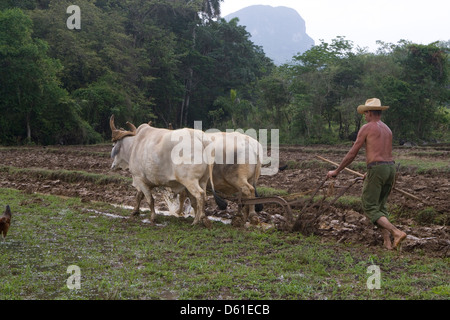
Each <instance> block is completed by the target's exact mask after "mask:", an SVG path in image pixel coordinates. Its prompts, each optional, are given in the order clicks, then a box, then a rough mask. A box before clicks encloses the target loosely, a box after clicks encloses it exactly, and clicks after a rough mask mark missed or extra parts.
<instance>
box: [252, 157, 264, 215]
mask: <svg viewBox="0 0 450 320" xmlns="http://www.w3.org/2000/svg"><path fill="white" fill-rule="evenodd" d="M261 151H262V150H261V149H260V148H258V152H257V157H256V159H257V162H256V170H255V174H254V176H253V188H255V198H259V195H258V191H257V190H256V181H257V180H258V178H259V176H260V175H261V158H260V157H261V156H262V153H261ZM263 209H264V205H263V204H262V203H257V204H255V211H256V212H261V211H263Z"/></svg>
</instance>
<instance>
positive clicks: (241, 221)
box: [231, 216, 244, 227]
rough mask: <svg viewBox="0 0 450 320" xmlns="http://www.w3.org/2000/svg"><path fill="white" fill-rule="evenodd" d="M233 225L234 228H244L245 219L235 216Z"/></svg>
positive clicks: (232, 221)
mask: <svg viewBox="0 0 450 320" xmlns="http://www.w3.org/2000/svg"><path fill="white" fill-rule="evenodd" d="M231 225H232V226H233V227H243V226H244V219H243V218H242V217H241V216H235V217H233V219H232V220H231Z"/></svg>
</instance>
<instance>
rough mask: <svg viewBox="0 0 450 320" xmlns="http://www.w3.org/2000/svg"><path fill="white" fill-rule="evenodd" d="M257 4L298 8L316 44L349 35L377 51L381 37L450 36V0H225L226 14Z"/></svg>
mask: <svg viewBox="0 0 450 320" xmlns="http://www.w3.org/2000/svg"><path fill="white" fill-rule="evenodd" d="M255 4H263V5H271V6H273V7H277V6H285V7H290V8H293V9H295V10H297V12H298V13H299V14H300V15H301V16H302V18H303V19H304V20H305V22H306V33H307V34H308V35H309V36H310V37H311V38H313V39H314V41H315V43H316V44H318V43H320V41H319V40H320V39H323V40H324V41H325V42H331V39H334V38H336V36H345V38H346V39H347V40H351V41H353V44H354V46H355V47H356V46H360V47H368V48H369V50H370V51H375V50H376V48H377V47H378V46H377V44H376V41H377V40H381V41H384V42H388V43H397V42H398V41H399V40H401V39H405V40H409V41H412V42H414V43H419V44H429V43H431V42H434V41H438V40H443V41H448V40H450V1H449V0H426V1H424V0H420V1H419V0H224V1H223V2H222V3H221V11H222V17H225V16H226V15H227V14H230V13H233V12H235V11H238V10H239V9H242V8H245V7H248V6H251V5H255Z"/></svg>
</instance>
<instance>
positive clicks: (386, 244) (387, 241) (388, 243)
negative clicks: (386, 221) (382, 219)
mask: <svg viewBox="0 0 450 320" xmlns="http://www.w3.org/2000/svg"><path fill="white" fill-rule="evenodd" d="M381 235H382V236H383V245H384V247H385V248H386V249H388V250H392V249H393V248H392V242H391V233H390V232H389V231H388V230H386V229H383V228H382V229H381Z"/></svg>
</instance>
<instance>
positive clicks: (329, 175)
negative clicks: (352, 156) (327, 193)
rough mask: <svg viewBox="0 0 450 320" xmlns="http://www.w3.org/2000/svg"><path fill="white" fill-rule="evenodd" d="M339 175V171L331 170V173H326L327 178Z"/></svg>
mask: <svg viewBox="0 0 450 320" xmlns="http://www.w3.org/2000/svg"><path fill="white" fill-rule="evenodd" d="M338 174H339V171H337V170H333V171H328V173H327V178H328V179H329V178H336V177H337V175H338Z"/></svg>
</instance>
